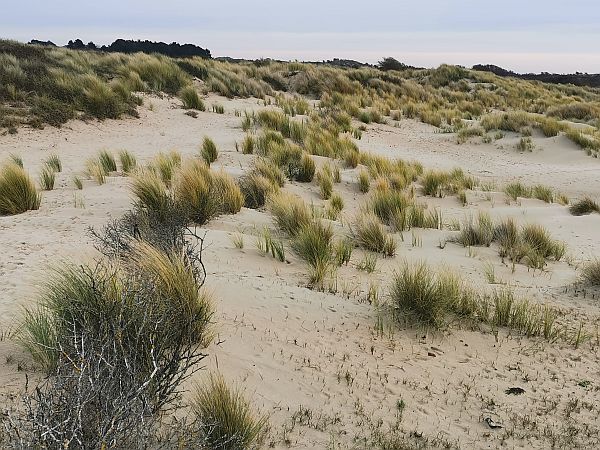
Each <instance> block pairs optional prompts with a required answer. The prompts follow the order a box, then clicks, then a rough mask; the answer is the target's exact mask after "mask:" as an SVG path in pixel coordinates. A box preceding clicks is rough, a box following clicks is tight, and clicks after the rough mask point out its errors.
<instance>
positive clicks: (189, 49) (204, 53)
mask: <svg viewBox="0 0 600 450" xmlns="http://www.w3.org/2000/svg"><path fill="white" fill-rule="evenodd" d="M29 43H30V44H36V45H46V46H54V47H55V46H56V44H54V43H53V42H51V41H38V40H36V39H32V40H31V41H30V42H29ZM65 47H67V48H70V49H72V50H91V51H102V52H119V53H137V52H143V53H160V54H161V55H166V56H171V57H173V58H186V57H191V56H200V57H201V58H207V59H208V58H211V54H210V50H208V49H205V48H202V47H199V46H197V45H194V44H178V43H177V42H172V43H170V44H166V43H164V42H152V41H148V40H146V41H140V40H137V41H134V40H127V39H117V40H116V41H114V42H113V43H112V44H110V45H103V46H101V47H98V46H97V45H96V44H94V43H93V42H88V43H87V44H86V43H84V42H83V41H82V40H81V39H75V40H71V41H69V43H68V44H67V45H66V46H65Z"/></svg>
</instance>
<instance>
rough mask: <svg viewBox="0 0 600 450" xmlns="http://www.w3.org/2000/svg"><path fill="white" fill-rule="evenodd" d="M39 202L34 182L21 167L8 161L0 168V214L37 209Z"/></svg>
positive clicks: (39, 198) (6, 214) (12, 213)
mask: <svg viewBox="0 0 600 450" xmlns="http://www.w3.org/2000/svg"><path fill="white" fill-rule="evenodd" d="M40 202H41V196H40V195H39V194H38V192H37V190H36V188H35V184H34V182H33V181H32V180H31V178H30V177H29V175H27V172H25V170H24V169H23V168H22V167H19V166H18V165H16V164H12V163H9V164H6V165H5V166H3V167H2V168H0V216H10V215H14V214H21V213H24V212H26V211H29V210H35V209H38V208H39V207H40Z"/></svg>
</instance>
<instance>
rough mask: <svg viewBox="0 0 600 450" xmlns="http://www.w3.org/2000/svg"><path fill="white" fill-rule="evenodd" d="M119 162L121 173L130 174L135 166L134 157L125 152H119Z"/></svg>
mask: <svg viewBox="0 0 600 450" xmlns="http://www.w3.org/2000/svg"><path fill="white" fill-rule="evenodd" d="M119 161H120V162H121V171H122V172H123V173H131V172H132V171H133V170H134V169H135V168H136V166H137V161H136V159H135V156H134V155H133V154H131V153H130V152H128V151H127V150H121V151H120V152H119Z"/></svg>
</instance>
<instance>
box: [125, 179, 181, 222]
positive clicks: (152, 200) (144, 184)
mask: <svg viewBox="0 0 600 450" xmlns="http://www.w3.org/2000/svg"><path fill="white" fill-rule="evenodd" d="M130 188H131V192H132V194H133V196H134V197H135V199H136V203H137V204H138V205H139V206H140V207H142V208H144V209H146V210H149V211H152V212H154V213H155V214H156V215H157V216H158V217H160V218H164V217H165V215H166V214H167V213H168V211H169V207H170V205H171V203H172V197H171V195H170V193H169V190H168V189H167V186H166V185H165V183H164V182H163V180H162V179H161V178H160V176H159V175H158V174H157V173H156V172H154V171H152V170H141V171H138V172H137V173H135V174H134V176H133V177H132V178H131V186H130Z"/></svg>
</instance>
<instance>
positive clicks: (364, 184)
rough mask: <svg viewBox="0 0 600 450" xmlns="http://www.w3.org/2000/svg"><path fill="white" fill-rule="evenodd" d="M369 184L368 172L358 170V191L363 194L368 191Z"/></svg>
mask: <svg viewBox="0 0 600 450" xmlns="http://www.w3.org/2000/svg"><path fill="white" fill-rule="evenodd" d="M370 184H371V177H370V175H369V172H368V171H366V170H361V171H360V172H358V189H359V190H360V192H362V193H363V194H366V193H367V192H369V188H370Z"/></svg>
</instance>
